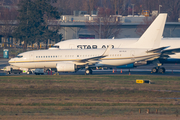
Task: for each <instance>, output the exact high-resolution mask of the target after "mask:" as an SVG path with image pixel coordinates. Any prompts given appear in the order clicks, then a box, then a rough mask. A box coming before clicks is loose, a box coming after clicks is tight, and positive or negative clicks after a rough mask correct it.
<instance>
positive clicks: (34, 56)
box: [9, 48, 159, 68]
mask: <svg viewBox="0 0 180 120" xmlns="http://www.w3.org/2000/svg"><path fill="white" fill-rule="evenodd" d="M104 51H105V49H95V50H88V49H84V50H59V49H58V50H37V51H29V52H25V53H21V54H19V55H18V56H19V57H15V58H13V59H11V60H10V61H9V63H10V64H11V65H13V66H17V67H22V68H45V67H46V68H56V64H57V63H59V62H72V63H74V64H75V65H76V66H81V65H86V64H91V62H92V61H87V62H84V63H83V62H78V61H79V60H82V59H87V58H92V57H96V56H100V55H102V54H103V52H104ZM146 51H147V50H146V49H136V50H134V49H125V48H123V49H111V50H110V51H109V55H108V56H107V57H104V58H102V59H101V60H98V61H97V64H96V61H94V62H93V64H94V65H95V66H119V65H126V64H129V63H134V62H136V61H141V60H145V59H149V58H154V57H157V56H159V54H158V53H147V52H146ZM88 62H89V63H88Z"/></svg>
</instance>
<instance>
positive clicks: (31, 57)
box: [29, 52, 36, 68]
mask: <svg viewBox="0 0 180 120" xmlns="http://www.w3.org/2000/svg"><path fill="white" fill-rule="evenodd" d="M29 59H30V62H29V65H30V66H29V67H30V68H36V64H35V63H34V53H33V52H31V53H30V54H29Z"/></svg>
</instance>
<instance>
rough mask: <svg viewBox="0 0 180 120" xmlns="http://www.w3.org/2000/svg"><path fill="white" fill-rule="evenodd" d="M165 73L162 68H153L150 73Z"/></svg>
mask: <svg viewBox="0 0 180 120" xmlns="http://www.w3.org/2000/svg"><path fill="white" fill-rule="evenodd" d="M165 71H166V69H165V68H164V67H153V68H152V70H151V73H165Z"/></svg>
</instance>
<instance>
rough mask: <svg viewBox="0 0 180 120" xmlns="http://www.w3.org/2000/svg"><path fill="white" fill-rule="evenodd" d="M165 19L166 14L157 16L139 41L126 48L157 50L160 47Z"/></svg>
mask: <svg viewBox="0 0 180 120" xmlns="http://www.w3.org/2000/svg"><path fill="white" fill-rule="evenodd" d="M166 18H167V13H162V14H159V15H158V16H157V18H156V19H155V20H154V21H153V23H152V24H151V25H150V26H149V27H148V29H147V30H146V31H145V32H144V33H143V35H142V36H141V37H140V38H139V40H138V41H137V42H136V43H134V44H131V45H128V46H127V47H130V48H157V47H159V46H160V42H161V38H162V34H163V31H164V26H165V22H166Z"/></svg>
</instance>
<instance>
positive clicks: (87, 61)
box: [75, 45, 112, 64]
mask: <svg viewBox="0 0 180 120" xmlns="http://www.w3.org/2000/svg"><path fill="white" fill-rule="evenodd" d="M111 48H112V45H109V46H108V47H107V49H106V50H105V52H104V53H103V54H102V55H100V56H96V57H91V58H86V59H82V60H78V61H75V62H78V63H89V64H94V63H97V62H99V61H100V59H101V58H104V57H106V56H108V54H109V51H110V49H111Z"/></svg>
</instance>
